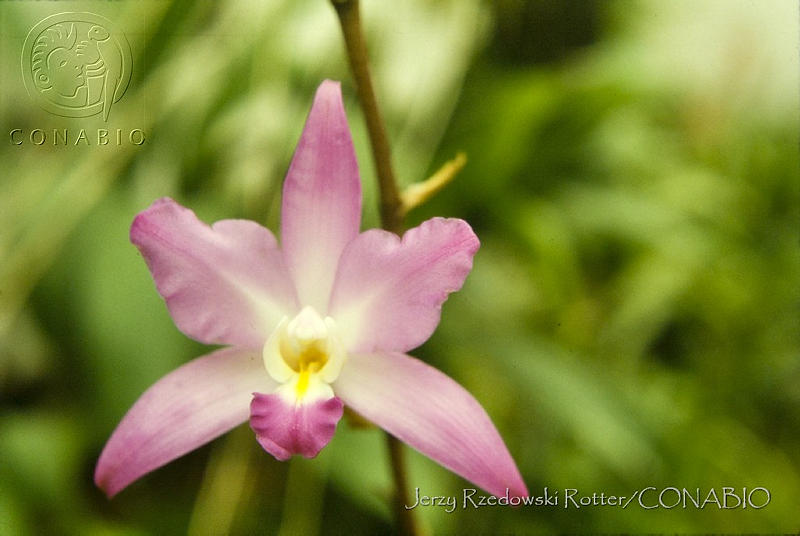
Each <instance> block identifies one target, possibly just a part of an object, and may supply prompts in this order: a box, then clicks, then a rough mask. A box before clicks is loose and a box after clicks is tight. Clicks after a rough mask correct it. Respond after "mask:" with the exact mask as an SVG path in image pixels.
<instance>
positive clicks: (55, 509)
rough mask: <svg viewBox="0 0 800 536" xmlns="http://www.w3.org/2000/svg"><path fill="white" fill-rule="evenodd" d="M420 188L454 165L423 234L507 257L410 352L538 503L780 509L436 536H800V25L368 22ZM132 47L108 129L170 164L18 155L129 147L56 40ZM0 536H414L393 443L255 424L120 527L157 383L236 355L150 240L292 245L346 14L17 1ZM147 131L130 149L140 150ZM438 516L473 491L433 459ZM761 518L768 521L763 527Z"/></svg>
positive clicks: (779, 10)
mask: <svg viewBox="0 0 800 536" xmlns="http://www.w3.org/2000/svg"><path fill="white" fill-rule="evenodd" d="M362 10H363V12H364V17H365V19H366V26H367V34H368V40H369V46H370V52H371V56H372V60H373V71H374V72H373V74H374V77H375V83H376V86H377V92H378V97H379V100H380V103H381V104H382V106H383V111H384V115H385V117H386V120H387V127H388V131H389V136H390V139H391V141H392V145H393V151H394V161H395V167H396V171H397V174H398V175H399V177H400V180H401V182H402V183H403V184H408V183H411V182H415V181H418V180H421V179H423V178H424V177H425V176H426V175H428V174H430V173H432V172H433V171H434V170H435V169H437V168H438V166H439V165H441V164H442V163H443V162H444V161H446V160H447V159H449V158H451V157H452V156H453V155H454V154H455V153H456V152H457V151H460V150H464V151H466V152H467V154H468V156H469V163H468V165H467V167H466V168H465V169H464V171H463V172H462V173H461V174H460V175H459V176H458V177H457V179H456V181H455V182H454V183H453V184H452V185H450V186H449V187H448V188H447V189H446V190H444V191H443V192H442V193H441V194H439V195H438V197H436V198H435V199H434V200H432V201H431V202H430V203H428V204H427V205H425V206H424V207H422V208H419V209H417V210H416V211H415V212H413V213H412V214H411V215H410V217H409V222H408V223H409V224H410V225H415V224H417V223H418V222H420V221H422V220H423V219H425V218H428V217H430V216H433V215H444V216H454V217H461V218H464V219H466V220H468V221H469V222H470V223H471V224H472V225H473V227H474V228H475V230H476V232H477V234H478V236H479V237H480V238H481V242H482V248H481V250H480V252H479V253H478V255H477V257H476V260H475V267H474V270H473V272H472V274H471V275H470V277H469V278H468V280H467V283H466V285H465V287H464V289H463V290H462V291H461V292H459V293H457V294H455V295H453V296H452V297H451V298H450V300H449V301H448V302H447V303H446V304H445V306H444V314H443V317H442V322H441V324H440V326H439V329H438V330H437V332H436V333H435V334H434V336H433V337H432V338H431V339H430V341H428V342H427V343H426V344H425V345H424V346H423V347H421V348H420V349H418V350H416V351H415V352H413V353H414V354H415V355H417V356H418V357H420V358H423V359H425V360H426V361H428V362H429V363H432V364H433V365H435V366H437V367H438V368H440V369H441V370H443V371H445V372H446V373H447V374H449V375H450V376H452V377H454V378H455V379H456V380H458V381H459V382H460V383H462V384H463V385H464V386H465V387H467V389H469V390H470V391H471V392H472V393H473V394H474V395H475V396H476V397H477V398H478V399H479V400H480V401H481V403H482V404H483V405H484V406H485V407H486V409H487V411H488V412H489V414H490V415H491V416H492V418H493V420H494V422H495V423H496V425H497V427H498V428H499V430H500V432H501V434H502V436H503V437H504V438H505V440H506V442H507V444H508V447H509V450H510V451H511V453H512V455H513V456H514V458H515V459H516V461H517V462H518V464H519V467H520V470H521V472H522V474H523V477H524V478H525V480H526V482H527V484H528V486H529V488H530V490H531V493H533V494H541V493H542V492H543V489H544V488H545V487H547V488H548V489H549V490H550V492H551V493H552V492H553V491H555V490H559V495H560V498H561V500H562V501H563V490H564V489H565V488H574V489H578V490H579V491H580V493H581V494H583V495H591V494H592V493H593V492H597V493H600V492H604V493H606V495H624V496H629V495H630V494H631V493H632V492H634V491H635V490H638V489H642V488H644V487H647V486H655V487H658V488H662V487H669V486H674V487H678V488H688V489H692V490H694V489H696V488H698V487H699V488H701V489H702V490H703V493H704V495H705V492H707V491H708V490H709V489H711V488H715V489H716V490H717V491H718V492H721V489H722V487H723V486H732V487H736V488H743V487H746V488H748V489H751V488H754V487H758V486H760V487H764V488H767V489H769V491H770V492H771V502H770V503H769V505H768V506H766V507H765V508H763V509H760V510H757V509H753V508H748V509H741V508H739V509H734V510H720V509H718V508H717V507H716V506H715V505H709V506H706V507H705V508H703V509H697V508H693V507H689V508H685V509H684V508H680V507H676V508H672V509H654V510H644V509H642V508H639V507H635V506H631V507H629V508H627V509H621V508H615V507H608V506H605V507H603V506H595V507H587V508H582V509H580V510H577V509H574V508H570V509H565V508H564V507H563V502H559V506H558V507H527V508H516V509H512V508H507V507H493V508H490V507H487V508H482V509H479V510H472V509H467V510H464V509H461V508H459V509H457V510H456V511H455V512H454V513H446V512H444V511H442V510H441V509H436V508H427V509H421V508H420V509H417V510H416V511H417V513H418V515H419V516H420V519H421V522H422V524H423V526H424V527H425V528H426V530H428V531H429V532H431V533H436V534H494V533H505V534H525V533H539V532H571V533H582V532H650V533H652V532H679V533H691V532H770V533H781V532H784V533H785V532H797V531H798V530H800V522H799V521H798V516H797V511H798V505H799V504H800V387H798V386H799V385H800V355H798V354H799V352H798V350H799V349H800V340H799V339H800V337H798V335H799V333H800V331H799V330H798V327H799V326H800V322H799V320H800V318H799V317H800V299H799V298H800V292H799V290H800V285H799V284H798V283H800V243H799V241H798V238H799V235H798V223H799V222H800V195H799V194H798V191H799V188H800V180H798V179H800V177H799V175H800V172H799V171H798V170H799V169H800V166H798V137H797V134H798V126H799V125H798V123H799V121H798V55H797V43H798V24H797V21H798V7H797V3H796V2H794V1H790V0H786V1H779V0H772V1H767V0H765V1H762V2H747V1H744V0H741V1H734V0H731V1H722V0H720V1H711V0H701V1H671V2H661V1H651V2H645V1H609V2H606V1H603V2H593V1H590V0H586V1H577V0H570V1H556V0H552V1H548V0H537V1H533V0H532V1H524V0H499V1H497V2H488V1H478V0H437V1H425V0H409V1H406V2H381V1H379V0H364V1H363V6H362ZM60 11H91V12H94V13H99V14H101V15H104V16H105V17H107V18H109V19H111V20H113V21H115V22H116V23H117V24H119V25H120V27H122V28H123V31H124V32H125V33H126V35H127V38H128V40H129V42H130V44H131V48H132V50H133V55H134V74H133V79H132V80H131V85H130V87H129V89H128V91H127V93H126V95H125V97H124V98H123V99H122V100H121V101H119V102H118V103H116V104H115V105H114V107H113V108H112V111H111V117H110V118H109V123H108V125H107V128H110V129H116V128H121V129H123V130H124V131H126V132H127V130H130V129H132V128H140V129H142V130H143V131H144V132H145V134H146V138H147V139H146V142H145V143H144V144H143V145H141V146H135V145H131V144H125V143H123V144H122V145H120V146H116V145H111V146H96V145H94V146H90V147H84V146H79V147H75V146H53V145H51V144H49V143H47V144H44V145H42V146H35V145H32V144H30V143H25V144H23V145H21V146H17V145H13V144H12V143H11V141H10V140H9V138H8V133H9V131H10V130H11V129H13V128H22V129H25V131H30V130H32V129H34V128H44V129H52V128H67V127H68V128H71V129H80V128H86V129H87V130H89V129H97V128H103V127H104V125H103V123H102V122H101V120H100V119H99V118H90V119H62V118H57V117H55V116H51V115H48V114H47V113H46V112H44V111H42V110H40V109H38V108H37V107H36V105H35V104H34V103H33V102H32V101H31V100H30V99H29V98H28V96H27V95H26V94H25V90H24V87H23V86H22V81H21V80H20V78H19V57H20V50H21V46H22V42H23V40H24V38H25V35H26V34H27V32H28V30H29V29H30V28H31V27H32V26H33V25H34V24H36V23H37V22H38V21H39V20H41V19H42V18H44V17H45V16H47V15H49V14H51V13H56V12H60ZM0 71H1V72H2V77H0V90H2V95H0V124H1V125H2V127H3V128H2V136H3V140H4V141H3V143H0V162H2V166H1V168H2V169H0V177H1V178H0V229H1V230H0V533H2V534H3V535H6V534H11V535H15V534H23V535H24V534H109V535H116V534H120V535H121V534H156V533H158V534H172V533H176V534H179V533H185V532H189V533H192V534H222V533H226V532H229V533H233V534H256V533H257V534H281V535H284V536H288V535H293V534H308V535H313V534H381V533H383V534H389V533H391V532H392V530H393V529H392V522H391V516H390V513H389V510H388V508H387V506H386V505H387V497H388V496H389V493H390V490H391V480H390V478H389V473H388V467H387V461H386V453H385V450H384V449H385V445H384V442H383V439H382V436H381V434H380V433H379V432H378V431H376V430H367V431H364V430H359V429H357V428H353V427H351V426H349V425H347V423H345V422H344V421H343V423H342V424H341V425H340V426H339V429H338V430H337V433H336V436H335V437H334V439H333V441H332V443H331V444H330V445H329V446H328V447H327V448H326V449H324V450H323V452H322V454H321V455H320V456H319V457H318V458H317V459H316V460H310V461H309V460H293V461H292V462H290V463H280V462H277V461H275V460H274V459H273V458H272V457H270V456H269V455H268V454H266V453H265V452H264V451H263V450H261V449H260V447H259V446H258V445H257V443H256V442H255V441H254V440H253V436H252V433H251V432H250V431H249V429H248V428H247V426H246V425H245V426H243V427H241V428H239V429H237V430H235V431H234V432H233V433H231V434H229V435H227V436H223V437H222V438H220V439H218V440H216V441H214V442H213V443H211V444H210V445H208V446H206V447H203V448H201V449H199V450H198V451H196V452H194V453H192V454H190V455H188V456H186V457H184V458H181V459H180V460H178V461H176V462H174V463H172V464H170V465H168V466H166V467H165V468H163V469H160V470H158V471H156V472H154V473H152V474H151V475H149V476H147V477H145V478H144V479H142V480H140V481H139V482H137V483H135V484H134V485H132V486H131V487H130V488H128V489H126V490H125V491H123V492H122V493H121V494H120V495H119V496H118V497H116V498H115V499H113V500H112V501H108V500H107V499H106V498H105V497H104V496H103V495H102V493H101V492H100V491H98V490H97V489H96V488H95V487H94V485H93V483H92V479H91V477H92V472H93V468H94V463H95V461H96V459H97V456H98V454H99V452H100V450H101V448H102V446H103V444H104V442H105V440H106V439H107V438H108V436H109V435H110V433H111V431H112V430H113V428H114V426H115V425H116V424H117V422H118V421H119V420H120V419H121V417H122V415H123V414H124V412H125V411H126V410H127V409H128V407H130V405H131V404H132V403H133V402H134V401H135V400H136V398H137V397H138V395H140V394H141V393H142V392H143V391H144V390H145V389H146V388H147V387H148V386H149V385H150V384H152V383H153V382H154V381H155V380H157V379H158V378H159V377H161V376H162V375H163V374H165V373H166V372H168V371H170V370H172V369H173V368H175V367H176V366H178V365H179V364H181V363H184V362H186V361H188V360H189V359H191V358H193V357H195V356H197V355H200V354H201V353H205V352H207V349H206V348H204V347H203V346H202V345H199V344H196V343H193V342H192V341H190V340H188V339H187V338H186V337H184V336H183V335H182V334H181V333H180V332H178V331H177V329H176V328H175V327H174V325H173V323H172V322H171V320H170V318H169V315H168V314H167V311H166V308H165V307H164V304H163V302H162V301H161V299H160V298H159V297H158V295H157V293H156V291H155V288H154V285H153V283H152V280H151V278H150V275H149V273H148V271H147V269H146V267H145V264H144V262H142V259H141V257H140V256H139V255H138V253H137V252H136V250H135V248H134V247H133V246H132V245H131V244H130V243H129V242H128V229H129V226H130V223H131V221H132V219H133V217H134V215H135V214H136V213H137V212H138V211H140V210H142V209H144V208H145V207H147V206H148V205H149V204H150V203H151V202H152V201H153V200H154V199H156V198H158V197H161V196H165V195H169V196H172V197H174V198H176V199H177V200H179V201H180V202H181V203H183V204H185V205H187V206H189V207H191V208H192V209H194V210H195V211H196V212H197V213H198V215H199V216H200V217H201V219H204V220H205V221H209V222H210V221H214V220H217V219H222V218H230V217H246V218H251V219H255V220H257V221H259V222H261V223H264V224H266V225H268V226H269V227H271V228H272V229H273V230H276V229H277V224H278V220H279V206H280V186H281V182H282V179H283V175H284V173H285V170H286V169H287V167H288V163H289V159H290V158H291V154H292V151H293V148H294V145H295V143H296V140H297V138H298V136H299V133H300V131H301V128H302V124H303V120H304V118H305V115H306V113H307V110H308V108H309V106H310V103H311V99H312V96H313V92H314V90H315V88H316V86H317V85H318V84H319V82H320V81H321V80H322V79H323V78H333V79H338V80H342V81H343V90H344V95H345V101H346V108H347V112H348V116H349V120H350V125H351V128H352V129H353V133H354V138H355V141H356V150H357V153H358V158H359V162H360V166H361V174H362V181H363V183H364V188H365V194H366V199H365V206H366V212H365V220H364V228H369V227H374V226H377V223H378V222H377V210H376V207H377V202H376V197H375V185H374V172H373V167H372V162H371V159H370V154H369V148H368V145H367V143H366V135H365V131H364V127H363V117H362V115H361V112H360V109H359V106H358V102H357V101H356V99H355V92H354V88H353V83H352V79H351V77H350V75H349V72H348V70H347V67H346V63H345V61H344V57H343V46H342V43H341V39H340V36H339V30H338V25H337V21H336V18H335V15H334V13H333V10H332V8H331V7H330V6H329V5H328V3H327V2H326V1H323V0H313V1H312V0H304V1H296V0H292V1H285V2H281V1H255V0H249V1H248V0H229V1H210V0H206V1H200V2H190V1H175V2H166V1H164V2H161V1H152V0H151V1H138V2H137V1H133V0H130V1H124V2H122V1H121V2H87V1H84V2H69V1H67V2H57V3H56V2H2V3H0ZM126 129H127V130H126ZM408 454H409V461H410V465H411V468H410V470H411V477H410V480H411V486H412V488H413V487H420V488H421V491H422V493H427V494H428V495H460V494H461V490H462V489H463V488H465V487H471V485H470V484H468V483H466V482H464V481H463V480H461V479H459V478H458V477H456V476H454V475H452V474H450V473H449V472H447V471H446V470H444V469H442V468H440V467H439V466H437V465H436V464H434V463H433V462H431V461H429V460H428V459H426V458H424V457H422V456H420V455H417V454H416V453H414V452H412V451H410V449H408ZM756 497H757V496H756Z"/></svg>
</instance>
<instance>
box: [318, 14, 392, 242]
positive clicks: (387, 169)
mask: <svg viewBox="0 0 800 536" xmlns="http://www.w3.org/2000/svg"><path fill="white" fill-rule="evenodd" d="M331 1H332V3H333V7H334V8H335V9H336V14H337V15H338V16H339V22H340V24H341V27H342V35H343V36H344V42H345V47H346V48H347V58H348V60H349V62H350V69H351V70H352V71H353V78H354V79H355V83H356V92H357V93H358V100H359V101H360V102H361V107H362V109H363V110H364V117H365V119H366V123H367V132H368V134H369V142H370V145H371V146H372V158H373V161H374V164H375V172H376V174H377V176H378V185H379V187H380V195H381V207H380V211H381V224H382V226H383V228H384V229H386V230H387V231H391V232H393V233H396V234H402V230H403V209H402V206H403V202H402V200H401V198H400V191H399V190H398V188H397V182H396V181H395V177H394V171H393V170H392V155H391V151H390V150H389V138H388V137H387V136H386V127H385V126H384V124H383V118H382V117H381V114H380V110H379V109H378V102H377V100H376V99H375V90H374V89H373V87H372V77H371V76H370V72H369V59H368V58H367V45H366V41H365V40H364V32H363V30H362V29H361V15H360V11H359V4H358V0H331Z"/></svg>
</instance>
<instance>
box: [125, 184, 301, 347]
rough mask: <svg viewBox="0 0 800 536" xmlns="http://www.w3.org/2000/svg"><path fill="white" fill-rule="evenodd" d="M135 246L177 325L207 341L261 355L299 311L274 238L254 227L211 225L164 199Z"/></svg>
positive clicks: (142, 218)
mask: <svg viewBox="0 0 800 536" xmlns="http://www.w3.org/2000/svg"><path fill="white" fill-rule="evenodd" d="M131 242H133V243H134V244H135V245H136V247H138V248H139V250H140V251H141V252H142V255H143V256H144V259H145V261H147V265H148V267H149V268H150V271H151V272H152V274H153V279H154V280H155V283H156V287H157V288H158V292H159V293H160V294H161V295H162V296H163V297H164V299H165V300H166V302H167V307H168V308H169V311H170V314H171V315H172V318H173V320H174V321H175V324H176V325H177V326H178V328H179V329H180V330H181V331H182V332H184V333H185V334H186V335H188V336H189V337H192V338H193V339H195V340H198V341H200V342H204V343H207V344H230V345H234V346H240V347H245V348H253V349H255V348H259V349H260V348H261V346H262V345H263V344H264V341H265V340H266V339H267V337H268V336H269V334H270V333H271V331H272V330H273V329H274V328H275V326H277V325H278V322H280V320H281V318H283V316H284V315H287V314H292V313H293V312H294V311H296V310H297V308H298V307H297V298H296V296H295V292H294V286H293V284H292V281H291V278H290V277H289V274H288V272H287V270H286V266H285V264H284V261H283V257H282V255H281V252H280V250H279V249H278V247H277V242H276V240H275V237H274V236H272V233H271V232H270V231H269V230H268V229H265V228H264V227H261V226H260V225H258V224H257V223H255V222H252V221H246V220H223V221H219V222H217V223H215V224H214V225H213V226H211V227H209V226H208V225H206V224H205V223H203V222H201V221H200V220H198V219H197V217H196V216H195V214H194V212H192V211H191V210H189V209H187V208H185V207H182V206H181V205H179V204H178V203H176V202H175V201H173V200H172V199H168V198H164V199H160V200H158V201H156V202H155V203H153V204H152V205H151V206H150V208H148V209H147V210H145V211H144V212H141V213H140V214H139V215H138V216H136V219H135V220H134V221H133V225H132V226H131Z"/></svg>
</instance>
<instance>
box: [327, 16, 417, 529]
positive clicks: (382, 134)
mask: <svg viewBox="0 0 800 536" xmlns="http://www.w3.org/2000/svg"><path fill="white" fill-rule="evenodd" d="M331 2H332V4H333V7H334V8H335V9H336V14H337V15H338V16H339V22H340V24H341V27H342V35H343V36H344V42H345V47H346V49H347V58H348V60H349V62H350V69H351V70H352V72H353V78H354V79H355V82H356V91H357V92H358V100H359V101H360V102H361V108H362V109H363V111H364V117H365V119H366V123H367V132H368V134H369V141H370V145H371V146H372V158H373V161H374V163H375V171H376V174H377V176H378V186H379V188H380V197H381V224H382V226H383V228H384V229H386V230H387V231H391V232H393V233H397V234H401V233H402V231H403V217H404V210H403V202H402V199H401V197H400V191H399V190H398V188H397V182H396V181H395V177H394V172H393V171H392V158H391V151H390V150H389V139H388V137H387V136H386V127H385V126H384V124H383V119H382V118H381V114H380V111H379V109H378V102H377V100H376V99H375V90H374V89H373V87H372V78H371V77H370V74H369V62H368V59H367V45H366V42H365V40H364V33H363V31H362V29H361V16H360V13H359V5H358V0H331ZM386 440H387V446H388V450H389V460H390V463H391V466H392V476H393V477H394V483H395V495H394V497H393V501H392V506H393V508H394V512H395V517H396V523H397V528H398V532H399V533H400V534H403V535H406V536H416V535H417V534H419V532H418V529H417V524H416V522H415V519H414V515H413V512H412V510H409V509H408V508H406V505H407V504H409V503H408V499H409V494H408V478H407V475H406V464H405V459H404V456H403V445H402V443H400V441H399V440H398V439H396V438H395V437H393V436H392V435H390V434H388V433H387V434H386Z"/></svg>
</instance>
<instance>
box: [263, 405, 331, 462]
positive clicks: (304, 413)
mask: <svg viewBox="0 0 800 536" xmlns="http://www.w3.org/2000/svg"><path fill="white" fill-rule="evenodd" d="M343 411H344V405H343V404H342V401H341V400H339V399H338V398H336V397H333V398H329V399H327V400H316V401H314V402H309V403H307V404H294V403H291V402H287V401H286V399H284V398H283V397H282V396H281V395H279V394H270V395H263V394H260V393H255V396H254V397H253V401H252V402H251V403H250V427H251V428H252V429H253V431H254V432H255V433H256V438H257V439H258V442H259V443H260V444H261V446H262V447H264V450H266V451H267V452H269V453H270V454H272V455H273V456H275V457H276V458H277V459H279V460H281V461H283V460H288V459H289V458H291V457H292V454H302V455H303V456H305V457H306V458H313V457H314V456H316V455H317V454H318V453H319V451H320V450H322V447H324V446H325V445H327V444H328V442H330V440H331V438H332V437H333V433H334V432H335V431H336V423H338V422H339V419H341V418H342V412H343Z"/></svg>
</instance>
